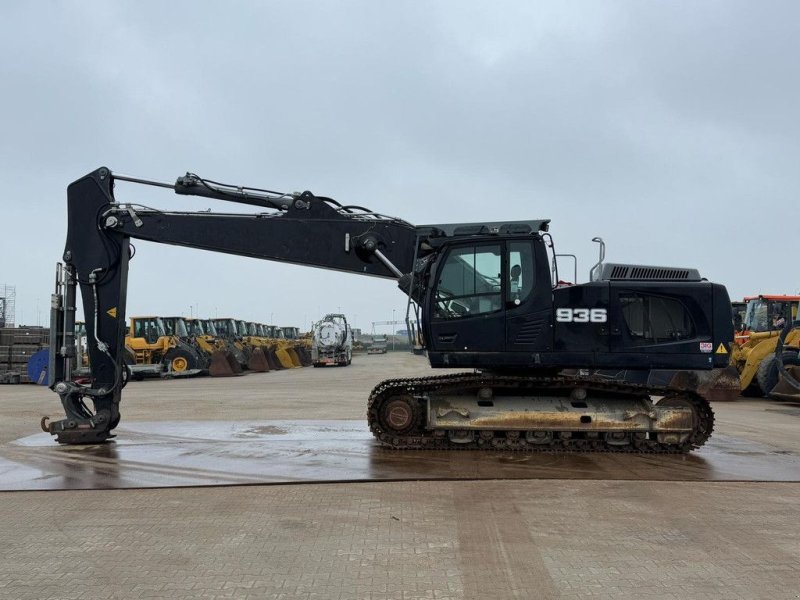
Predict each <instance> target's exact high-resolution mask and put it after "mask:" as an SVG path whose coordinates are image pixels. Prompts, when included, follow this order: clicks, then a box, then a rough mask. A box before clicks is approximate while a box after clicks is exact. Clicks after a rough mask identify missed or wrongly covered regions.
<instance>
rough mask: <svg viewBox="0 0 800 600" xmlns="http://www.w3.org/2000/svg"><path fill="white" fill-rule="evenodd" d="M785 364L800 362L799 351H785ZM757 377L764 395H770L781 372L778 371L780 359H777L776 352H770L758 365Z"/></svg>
mask: <svg viewBox="0 0 800 600" xmlns="http://www.w3.org/2000/svg"><path fill="white" fill-rule="evenodd" d="M783 364H784V365H798V364H800V361H798V359H797V352H784V353H783ZM755 378H756V379H757V380H758V387H760V388H761V391H762V392H763V393H762V395H763V396H768V395H769V393H770V392H771V391H772V389H773V388H774V387H775V386H776V385H778V380H779V379H780V373H778V361H776V360H775V355H774V354H770V355H769V356H767V357H765V358H764V360H762V361H761V364H760V365H758V372H757V373H756V377H755Z"/></svg>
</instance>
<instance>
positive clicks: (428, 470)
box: [0, 421, 800, 490]
mask: <svg viewBox="0 0 800 600" xmlns="http://www.w3.org/2000/svg"><path fill="white" fill-rule="evenodd" d="M118 431H119V433H120V438H119V441H117V442H111V443H107V444H99V445H90V446H59V445H58V444H56V443H55V442H54V441H53V439H52V438H51V436H49V435H47V434H45V433H40V434H36V435H31V436H29V437H25V438H22V439H20V440H17V441H16V442H14V443H12V444H8V445H5V446H3V447H0V489H2V490H37V489H39V490H44V489H51V490H52V489H112V488H142V487H145V488H146V487H180V486H207V485H237V484H288V483H302V482H331V481H396V480H425V479H432V480H437V479H439V480H459V479H464V480H476V479H596V480H599V479H603V480H662V481H706V480H707V481H737V480H745V481H800V456H798V455H797V454H795V453H793V452H790V451H786V450H781V449H780V448H776V447H773V446H767V445H764V444H759V443H756V442H750V441H745V440H741V439H738V438H734V437H725V436H717V435H715V436H714V437H712V438H711V440H710V442H709V443H708V445H706V446H705V447H703V448H702V449H701V450H700V451H699V452H695V453H692V454H689V455H675V456H656V455H630V454H602V453H594V454H593V453H562V454H560V453H535V454H523V453H513V452H485V451H461V452H459V451H451V452H442V451H438V452H437V451H394V450H391V449H386V448H383V447H381V446H379V445H378V444H377V443H376V442H375V441H374V439H373V438H372V436H371V435H370V433H369V431H368V430H367V428H366V425H365V424H364V423H363V422H361V421H262V422H254V423H245V422H224V421H222V422H220V421H215V422H208V421H188V422H183V423H180V424H177V423H165V422H127V423H125V424H124V425H121V426H120V427H119V429H118Z"/></svg>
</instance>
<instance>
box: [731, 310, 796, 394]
mask: <svg viewBox="0 0 800 600" xmlns="http://www.w3.org/2000/svg"><path fill="white" fill-rule="evenodd" d="M745 302H746V305H747V308H746V312H745V316H744V321H743V322H742V324H741V325H740V327H739V331H738V332H737V333H736V342H737V343H735V344H734V345H733V346H732V348H731V365H732V366H734V367H736V370H737V371H738V373H739V382H740V387H741V392H742V394H743V395H745V396H766V395H767V394H769V392H770V391H771V390H772V388H774V387H775V385H776V384H777V382H778V374H777V364H776V363H775V358H774V356H775V350H776V347H777V345H778V338H779V337H780V334H781V331H782V329H783V328H784V325H785V324H786V323H787V322H788V323H791V322H793V321H794V320H796V319H797V310H798V303H800V296H768V295H761V296H753V297H749V298H745ZM784 343H785V345H786V346H789V347H792V346H798V345H799V344H800V329H799V328H791V329H790V330H789V331H788V332H787V333H786V337H785V340H784ZM787 360H789V359H788V358H787Z"/></svg>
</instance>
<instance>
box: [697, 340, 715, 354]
mask: <svg viewBox="0 0 800 600" xmlns="http://www.w3.org/2000/svg"><path fill="white" fill-rule="evenodd" d="M712 350H714V344H712V343H711V342H700V352H711V351H712Z"/></svg>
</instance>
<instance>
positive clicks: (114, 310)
mask: <svg viewBox="0 0 800 600" xmlns="http://www.w3.org/2000/svg"><path fill="white" fill-rule="evenodd" d="M106 314H107V315H108V316H109V317H112V318H114V319H116V318H117V307H116V306H115V307H114V308H110V309H108V310H107V311H106ZM717 352H719V350H717Z"/></svg>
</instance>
